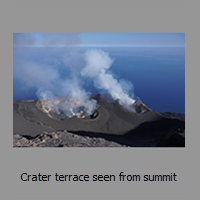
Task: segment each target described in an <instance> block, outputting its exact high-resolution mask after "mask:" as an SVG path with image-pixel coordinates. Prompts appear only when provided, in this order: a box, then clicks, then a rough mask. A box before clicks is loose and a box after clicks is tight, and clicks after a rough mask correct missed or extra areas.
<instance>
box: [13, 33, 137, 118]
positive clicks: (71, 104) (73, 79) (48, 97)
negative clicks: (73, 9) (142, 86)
mask: <svg viewBox="0 0 200 200" xmlns="http://www.w3.org/2000/svg"><path fill="white" fill-rule="evenodd" d="M13 39H14V43H13V44H14V70H13V72H14V74H13V75H14V82H15V83H17V84H16V85H17V86H18V85H20V86H21V88H20V89H21V91H36V95H37V97H38V98H39V99H44V100H45V109H46V111H47V112H49V111H51V112H55V113H57V114H58V115H60V114H64V115H65V116H66V117H68V118H70V117H72V116H75V115H76V116H78V117H86V116H89V115H91V114H93V113H94V112H95V110H96V109H97V108H98V104H97V102H96V100H94V99H91V94H90V92H88V91H86V90H85V89H84V78H90V79H91V80H92V81H93V84H94V86H95V87H96V88H97V89H98V90H100V91H101V90H105V91H107V92H108V93H109V94H110V95H111V97H112V98H113V99H114V100H118V101H119V103H120V104H121V105H123V106H124V107H125V108H127V109H129V110H131V109H133V106H132V105H133V103H134V102H135V100H134V99H132V98H131V97H130V96H129V92H130V90H131V89H132V84H130V83H129V82H128V81H125V80H120V81H118V80H117V79H115V78H114V77H113V75H112V74H111V73H109V71H108V70H109V69H110V67H111V65H112V63H113V62H114V60H113V59H111V58H110V57H109V55H108V54H107V53H106V52H104V51H102V50H98V49H91V50H87V51H86V52H85V53H82V52H81V51H80V49H79V48H78V45H79V43H80V40H79V37H78V35H76V34H39V37H38V35H37V36H35V35H34V34H33V35H31V34H15V35H14V38H13ZM23 46H24V48H23ZM58 46H59V47H58ZM60 46H62V48H61V47H60ZM72 46H76V48H72ZM19 83H20V84H19ZM17 86H15V87H17ZM17 89H19V88H17Z"/></svg>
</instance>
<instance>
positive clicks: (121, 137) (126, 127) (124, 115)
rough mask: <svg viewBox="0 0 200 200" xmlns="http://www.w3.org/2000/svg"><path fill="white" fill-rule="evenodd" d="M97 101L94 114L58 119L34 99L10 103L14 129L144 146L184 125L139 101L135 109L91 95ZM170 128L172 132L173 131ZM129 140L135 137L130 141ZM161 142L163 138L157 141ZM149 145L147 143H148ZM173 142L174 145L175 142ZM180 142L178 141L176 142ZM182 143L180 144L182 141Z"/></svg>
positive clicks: (20, 133)
mask: <svg viewBox="0 0 200 200" xmlns="http://www.w3.org/2000/svg"><path fill="white" fill-rule="evenodd" d="M93 98H95V99H96V100H97V102H98V104H99V108H98V110H97V112H96V114H95V115H93V116H90V117H86V118H77V117H76V116H74V117H72V118H70V119H64V120H57V119H53V118H50V117H49V116H48V115H46V114H45V113H44V112H42V111H41V110H39V109H38V108H37V107H36V106H35V105H36V103H37V101H18V102H14V104H13V133H14V134H18V135H21V136H26V137H27V136H30V137H37V135H39V134H41V133H42V132H44V131H45V132H49V133H50V132H58V131H61V132H62V133H66V131H67V132H71V133H73V134H76V135H80V136H87V137H98V138H99V137H100V138H104V139H106V140H107V141H108V140H109V141H114V142H117V143H120V141H122V142H121V144H122V145H123V144H125V145H127V146H137V144H138V145H139V146H140V145H141V146H146V145H144V143H145V144H146V142H147V140H145V141H144V138H146V139H148V142H149V141H154V140H156V139H158V140H159V141H160V139H161V138H165V137H168V136H169V134H170V135H173V134H174V130H178V129H180V127H181V129H184V125H185V121H183V120H180V119H177V118H171V117H169V116H167V115H166V116H164V115H161V114H160V113H158V112H156V111H153V110H151V109H149V108H148V107H146V106H145V105H144V104H143V103H142V102H140V101H138V102H137V103H136V105H135V109H136V111H137V112H136V113H134V112H130V111H128V110H126V109H125V108H123V107H122V106H121V105H120V104H119V103H118V102H117V101H115V102H110V101H109V100H107V99H104V98H101V97H100V96H99V95H95V96H93ZM172 132H173V133H172ZM129 140H137V141H138V142H137V141H136V142H130V141H129ZM160 144H161V145H162V142H161V143H160ZM147 146H148V145H147ZM174 146H176V145H174ZM178 146H179V145H178ZM181 146H183V145H181Z"/></svg>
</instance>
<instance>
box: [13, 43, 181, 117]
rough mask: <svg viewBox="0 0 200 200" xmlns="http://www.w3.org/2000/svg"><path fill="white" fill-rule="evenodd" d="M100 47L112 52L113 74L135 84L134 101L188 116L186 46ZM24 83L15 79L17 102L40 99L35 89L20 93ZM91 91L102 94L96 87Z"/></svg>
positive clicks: (159, 109)
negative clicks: (186, 103) (186, 100)
mask: <svg viewBox="0 0 200 200" xmlns="http://www.w3.org/2000/svg"><path fill="white" fill-rule="evenodd" d="M96 48H98V49H101V50H103V51H105V52H108V53H109V56H110V57H111V58H112V59H113V63H112V65H111V67H110V69H109V73H112V75H113V77H115V78H116V79H117V80H120V79H123V80H126V81H128V82H129V83H131V84H132V86H133V89H132V93H133V95H134V98H136V99H140V100H141V101H142V102H143V103H144V104H146V105H147V106H148V107H149V108H151V109H153V110H156V111H158V112H176V113H183V114H184V113H185V47H171V46H170V47H158V46H156V47H96ZM86 50H87V47H84V48H82V49H81V51H83V52H84V51H86ZM20 84H21V85H23V83H20V82H19V81H15V80H14V85H13V89H14V93H13V95H14V100H16V99H33V98H37V97H36V96H35V95H34V88H33V89H30V90H29V92H27V91H26V92H24V93H23V92H22V90H19V91H18V88H19V87H20V86H21V85H20ZM89 89H90V91H91V92H92V93H98V92H99V91H97V90H96V89H95V88H94V87H93V86H91V88H89Z"/></svg>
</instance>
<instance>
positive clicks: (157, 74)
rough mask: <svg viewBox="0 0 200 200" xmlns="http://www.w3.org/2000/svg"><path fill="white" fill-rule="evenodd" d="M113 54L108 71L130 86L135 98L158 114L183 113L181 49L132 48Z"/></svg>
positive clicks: (183, 54) (183, 80)
mask: <svg viewBox="0 0 200 200" xmlns="http://www.w3.org/2000/svg"><path fill="white" fill-rule="evenodd" d="M126 52H127V53H126ZM114 54H116V55H117V54H118V56H116V57H115V62H114V63H113V66H112V68H111V69H112V71H113V72H115V73H116V74H117V75H118V76H119V77H121V78H124V79H127V80H129V81H131V82H132V83H133V84H134V94H135V96H136V97H139V98H140V99H141V100H142V101H143V102H144V103H145V104H146V105H147V106H149V107H150V108H151V109H154V110H157V111H159V112H165V111H172V112H179V113H185V49H184V48H179V47H162V48H159V47H153V48H132V49H124V53H123V55H120V54H119V52H118V53H117V52H115V53H113V56H114Z"/></svg>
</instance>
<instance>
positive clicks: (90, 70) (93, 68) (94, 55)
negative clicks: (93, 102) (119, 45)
mask: <svg viewBox="0 0 200 200" xmlns="http://www.w3.org/2000/svg"><path fill="white" fill-rule="evenodd" d="M85 60H86V66H85V67H84V68H83V70H82V72H81V74H82V76H86V77H89V78H92V79H93V82H94V85H95V87H96V88H98V89H103V90H106V91H107V92H108V93H109V94H110V95H111V96H112V98H113V99H114V100H119V103H120V104H121V105H123V106H124V107H126V108H129V109H130V108H131V107H132V106H131V105H133V103H134V102H135V100H134V99H132V98H130V97H129V95H128V93H127V92H128V91H127V92H125V91H124V90H123V87H124V88H128V87H129V86H130V84H129V83H128V82H125V81H121V83H120V82H118V81H117V80H116V79H115V78H114V77H113V76H112V74H110V73H108V69H109V68H110V67H111V65H112V63H113V61H114V60H113V59H111V58H110V57H109V55H108V53H106V52H104V51H102V50H99V49H90V50H87V52H86V53H85ZM129 89H130V88H129ZM129 89H128V90H129Z"/></svg>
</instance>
